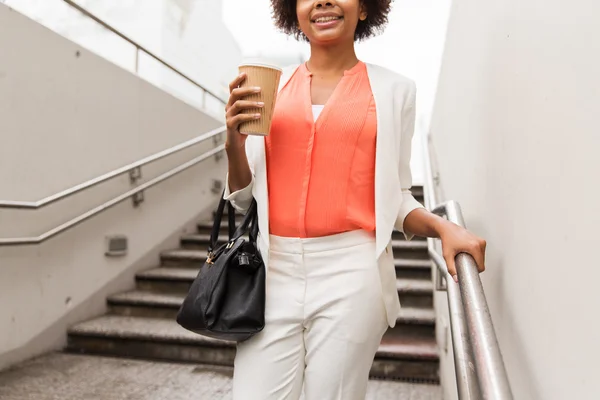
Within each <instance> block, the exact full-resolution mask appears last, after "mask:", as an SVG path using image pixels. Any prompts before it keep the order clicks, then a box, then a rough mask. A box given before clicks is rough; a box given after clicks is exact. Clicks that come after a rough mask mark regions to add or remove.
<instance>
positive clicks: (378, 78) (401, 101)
mask: <svg viewBox="0 0 600 400" xmlns="http://www.w3.org/2000/svg"><path fill="white" fill-rule="evenodd" d="M297 67H298V66H294V67H288V68H285V69H284V71H283V74H282V77H281V81H280V85H279V90H281V89H282V88H283V87H284V86H285V85H286V84H287V82H288V81H289V79H290V78H291V77H292V75H293V74H294V72H295V71H296V69H297ZM367 73H368V76H369V81H370V84H371V90H372V92H373V98H374V100H375V109H376V112H377V144H376V155H375V156H376V161H375V223H376V232H375V240H376V249H377V251H376V254H375V257H376V259H377V264H378V268H379V276H380V279H381V287H382V292H383V300H384V303H385V307H386V312H387V319H388V323H389V325H390V326H392V327H393V326H394V325H395V324H396V319H397V317H398V315H399V312H400V302H399V300H398V292H397V287H396V270H395V266H394V258H393V255H392V247H391V236H392V232H393V230H394V228H396V229H397V230H399V231H400V232H404V218H405V217H406V216H407V215H408V214H409V213H410V212H411V211H413V210H414V209H416V208H420V207H423V206H422V205H421V204H420V203H419V202H417V201H416V200H415V198H414V197H413V196H412V194H411V192H410V187H411V186H412V176H411V171H410V155H411V142H412V137H413V132H414V126H415V95H416V87H415V84H414V82H413V81H411V80H410V79H408V78H405V77H403V76H402V75H399V74H397V73H395V72H392V71H390V70H388V69H385V68H383V67H380V66H376V65H372V64H367ZM246 153H247V156H248V162H249V164H250V169H251V170H252V172H253V180H252V182H251V183H250V185H248V186H247V187H246V188H244V189H241V190H238V191H236V192H233V193H230V191H229V184H227V185H226V190H225V198H226V199H227V200H230V201H231V203H232V204H233V206H234V207H235V208H236V209H237V210H238V211H240V212H242V213H244V212H245V211H246V210H247V209H248V207H249V206H250V203H251V201H252V198H253V197H254V198H255V199H256V202H257V205H258V225H259V231H260V236H259V237H260V239H259V247H260V251H261V254H262V255H263V258H264V261H265V264H266V266H267V271H268V254H269V195H268V191H267V168H266V158H265V142H264V138H263V137H261V136H250V137H248V139H247V141H246ZM227 182H228V180H227ZM405 235H406V237H407V239H408V240H410V239H411V237H412V236H411V235H407V234H405Z"/></svg>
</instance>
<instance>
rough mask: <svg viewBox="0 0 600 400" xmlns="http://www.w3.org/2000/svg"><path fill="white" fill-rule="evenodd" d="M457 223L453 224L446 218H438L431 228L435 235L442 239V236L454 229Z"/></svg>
mask: <svg viewBox="0 0 600 400" xmlns="http://www.w3.org/2000/svg"><path fill="white" fill-rule="evenodd" d="M457 226H458V225H455V224H453V223H452V222H450V221H448V220H447V219H444V218H441V217H440V218H439V219H438V222H437V223H436V224H435V225H434V227H433V230H434V231H435V233H436V236H437V237H438V238H440V239H442V238H443V237H444V236H446V235H447V234H448V232H451V231H452V230H454V229H455V228H456V227H457Z"/></svg>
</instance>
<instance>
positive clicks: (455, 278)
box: [452, 275, 458, 283]
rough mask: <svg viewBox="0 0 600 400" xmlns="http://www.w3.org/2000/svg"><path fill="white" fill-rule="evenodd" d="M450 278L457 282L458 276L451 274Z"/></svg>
mask: <svg viewBox="0 0 600 400" xmlns="http://www.w3.org/2000/svg"><path fill="white" fill-rule="evenodd" d="M452 279H454V282H456V283H458V276H456V275H454V276H452Z"/></svg>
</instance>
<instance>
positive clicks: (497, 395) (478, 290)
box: [423, 135, 513, 400]
mask: <svg viewBox="0 0 600 400" xmlns="http://www.w3.org/2000/svg"><path fill="white" fill-rule="evenodd" d="M429 144H430V136H429V135H427V137H426V140H424V141H423V153H424V154H423V155H424V161H425V176H426V178H425V201H426V206H427V208H428V209H430V210H432V212H433V213H435V214H438V215H445V216H446V217H447V218H448V220H450V221H451V222H453V223H455V224H457V225H460V226H463V227H466V226H465V222H464V219H463V216H462V212H461V209H460V205H459V204H458V203H457V202H455V201H449V202H446V203H444V204H441V205H437V199H436V194H435V187H434V184H433V174H432V167H431V157H430V153H429ZM427 245H428V250H429V254H430V255H431V256H432V259H433V261H434V263H435V264H436V266H437V267H438V273H441V274H442V276H444V277H445V278H446V282H449V284H448V285H447V288H446V290H447V293H448V308H449V311H450V329H451V331H452V344H453V348H454V365H455V370H456V384H457V390H458V397H459V399H461V400H476V399H477V400H478V399H482V398H483V399H485V400H511V399H512V398H513V396H512V392H511V388H510V383H509V381H508V375H507V373H506V367H505V366H504V361H503V359H502V354H501V352H500V346H499V345H498V340H497V339H496V333H495V331H494V327H493V324H492V319H491V315H490V312H489V308H488V305H487V301H486V298H485V293H484V290H483V285H482V284H481V280H480V278H479V272H478V270H477V264H476V263H475V260H474V259H473V257H471V256H470V255H469V254H465V253H461V254H459V255H458V256H457V257H456V259H455V264H456V270H457V275H458V280H459V284H458V285H457V284H455V283H454V281H453V280H452V277H450V274H449V273H448V271H447V266H446V262H445V261H444V259H443V257H441V256H440V255H439V253H438V252H437V251H436V250H435V240H434V239H431V238H430V239H428V240H427Z"/></svg>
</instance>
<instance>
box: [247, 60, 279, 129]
mask: <svg viewBox="0 0 600 400" xmlns="http://www.w3.org/2000/svg"><path fill="white" fill-rule="evenodd" d="M239 70H240V73H242V72H245V73H246V79H245V80H244V82H242V85H241V87H254V86H258V87H260V88H261V92H260V93H256V94H252V95H250V96H247V97H245V98H244V100H248V101H262V102H263V103H265V105H264V106H263V107H262V108H249V109H247V110H244V111H243V113H244V114H256V113H260V118H259V119H256V120H253V121H248V122H244V123H242V124H241V125H240V133H244V134H246V135H259V136H267V135H268V134H269V130H270V129H271V120H272V119H273V110H274V109H275V101H276V100H277V91H278V90H279V80H280V79H281V68H278V67H276V66H273V65H269V64H258V63H247V64H242V65H240V66H239Z"/></svg>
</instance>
